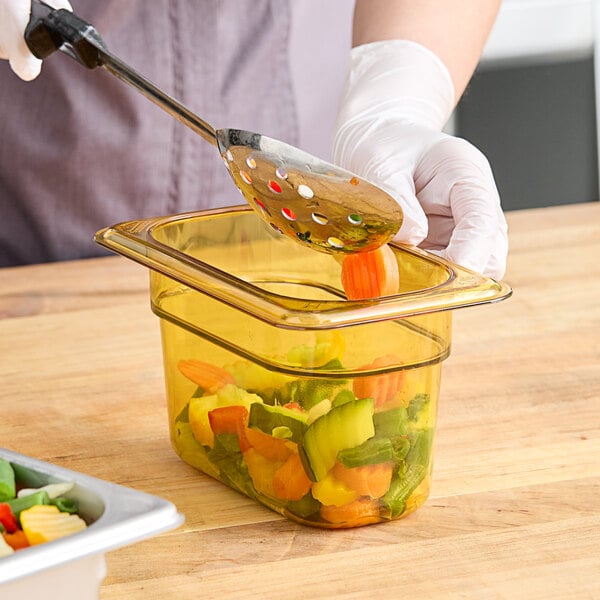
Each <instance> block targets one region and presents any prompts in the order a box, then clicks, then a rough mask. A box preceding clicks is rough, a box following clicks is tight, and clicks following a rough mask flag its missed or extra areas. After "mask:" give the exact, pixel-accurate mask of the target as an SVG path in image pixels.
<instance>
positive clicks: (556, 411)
mask: <svg viewBox="0 0 600 600" xmlns="http://www.w3.org/2000/svg"><path fill="white" fill-rule="evenodd" d="M508 220H509V227H510V244H511V250H510V258H509V265H508V270H507V273H506V277H505V279H506V281H507V282H508V283H509V284H510V285H511V286H512V287H513V288H514V295H513V297H512V298H510V299H509V300H507V301H505V302H501V303H498V304H494V305H486V306H480V307H474V308H468V309H464V310H458V311H456V312H455V314H454V324H453V348H452V355H451V357H450V358H449V359H448V360H447V361H446V363H445V364H444V367H443V369H442V371H443V375H442V394H441V402H440V410H439V419H438V432H437V438H436V465H435V469H434V478H433V489H432V493H431V496H430V498H429V500H428V502H427V503H426V504H425V505H424V506H423V507H422V508H421V509H420V510H418V511H417V512H416V513H414V514H413V515H411V516H409V517H408V518H406V519H403V520H400V521H396V522H392V523H384V524H380V525H373V526H368V527H363V528H359V529H354V530H345V531H324V530H318V529H313V528H308V527H304V526H301V525H297V524H294V523H292V522H290V521H287V520H286V519H284V518H282V517H280V516H279V515H277V514H275V513H273V512H271V511H269V510H268V509H266V508H263V507H261V506H260V505H258V504H257V503H256V502H254V501H252V500H249V499H247V498H245V497H243V496H241V495H240V494H238V493H236V492H234V491H232V490H230V489H228V488H227V487H225V486H224V485H223V484H221V483H219V482H216V481H214V480H212V479H210V478H209V477H207V476H204V475H202V474H199V473H198V472H197V471H195V470H194V469H192V468H191V467H189V466H187V465H186V464H185V463H183V462H182V461H181V460H180V459H179V458H177V456H176V455H175V454H174V452H173V451H172V450H171V447H170V444H169V440H168V424H167V415H166V408H165V400H164V381H163V373H162V356H161V346H160V338H159V331H158V320H157V318H156V317H155V316H154V315H153V314H152V313H151V311H150V308H149V294H148V283H147V280H148V274H147V271H146V270H145V269H144V268H143V267H140V266H138V265H136V264H133V263H131V262H129V261H127V260H126V259H123V258H120V257H109V258H101V259H89V260H84V261H76V262H66V263H56V264H48V265H36V266H29V267H19V268H8V269H3V270H0V358H1V360H0V383H1V390H2V393H1V396H0V413H1V415H2V417H1V419H0V446H3V447H7V448H10V449H12V450H16V451H18V452H22V453H24V454H29V455H31V456H35V457H37V458H40V459H42V460H48V461H51V462H55V463H57V464H60V465H62V466H65V467H67V468H70V469H75V470H78V471H83V472H85V473H88V474H90V475H93V476H95V477H100V478H103V479H108V480H111V481H115V482H117V483H120V484H124V485H128V486H130V487H133V488H136V489H139V490H143V491H146V492H150V493H153V494H157V495H159V496H162V497H164V498H166V499H168V500H170V501H172V502H173V503H175V504H176V505H177V507H178V509H179V510H180V511H181V512H182V513H183V514H184V515H185V518H186V521H185V523H184V524H183V525H182V526H181V527H180V528H179V529H176V530H174V531H172V532H168V533H165V534H162V535H160V536H158V537H155V538H152V539H149V540H146V541H143V542H140V543H137V544H134V545H132V546H128V547H125V548H122V549H120V550H116V551H114V552H111V553H109V554H108V555H107V563H108V576H107V578H106V580H105V582H104V585H103V587H102V593H101V598H102V600H116V599H120V600H135V599H138V598H139V599H142V598H143V599H146V598H167V599H169V598H176V599H187V598H211V599H212V598H229V599H231V598H261V599H262V598H276V599H278V598H282V599H284V598H285V599H288V600H292V599H302V600H305V599H310V598H324V599H333V598H336V599H358V598H361V599H362V598H417V599H421V598H434V599H438V598H439V599H446V598H477V599H478V598H484V599H496V598H510V599H513V598H527V599H529V598H531V599H534V598H535V599H538V598H543V599H561V600H562V599H566V598H568V599H571V598H575V599H579V598H581V599H593V598H600V203H597V202H596V203H589V204H582V205H568V206H563V207H556V208H544V209H534V210H524V211H517V212H511V213H509V214H508Z"/></svg>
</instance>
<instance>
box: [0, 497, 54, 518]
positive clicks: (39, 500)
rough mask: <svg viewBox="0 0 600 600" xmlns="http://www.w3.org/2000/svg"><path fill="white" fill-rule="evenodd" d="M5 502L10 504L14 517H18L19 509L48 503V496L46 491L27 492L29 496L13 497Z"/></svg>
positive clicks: (22, 509)
mask: <svg viewBox="0 0 600 600" xmlns="http://www.w3.org/2000/svg"><path fill="white" fill-rule="evenodd" d="M7 504H8V505H9V506H10V508H11V510H12V512H13V514H14V515H15V517H17V518H18V517H19V515H20V514H21V511H24V510H26V509H28V508H31V507H32V506H35V505H36V504H50V498H49V497H48V494H47V492H44V491H41V492H36V493H35V494H29V496H22V497H21V498H15V499H14V500H8V501H7Z"/></svg>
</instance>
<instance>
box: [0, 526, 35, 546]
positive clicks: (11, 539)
mask: <svg viewBox="0 0 600 600" xmlns="http://www.w3.org/2000/svg"><path fill="white" fill-rule="evenodd" d="M2 535H3V536H4V539H5V540H6V543H7V544H8V545H9V546H10V547H11V548H12V549H13V550H21V549H23V548H28V547H29V545H30V544H29V540H28V539H27V536H26V535H25V532H24V531H23V530H22V529H17V531H15V532H14V533H3V534H2Z"/></svg>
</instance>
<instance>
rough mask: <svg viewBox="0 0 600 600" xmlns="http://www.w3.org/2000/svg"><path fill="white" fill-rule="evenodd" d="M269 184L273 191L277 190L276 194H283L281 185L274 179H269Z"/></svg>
mask: <svg viewBox="0 0 600 600" xmlns="http://www.w3.org/2000/svg"><path fill="white" fill-rule="evenodd" d="M267 185H268V186H269V189H270V190H271V191H272V192H275V193H276V194H281V186H280V185H279V184H278V183H277V182H276V181H274V180H273V179H269V182H268V183H267Z"/></svg>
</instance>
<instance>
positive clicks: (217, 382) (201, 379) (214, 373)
mask: <svg viewBox="0 0 600 600" xmlns="http://www.w3.org/2000/svg"><path fill="white" fill-rule="evenodd" d="M177 368H178V369H179V371H180V373H181V374H182V375H184V376H185V377H187V378H188V379H189V380H190V381H193V382H194V383H195V384H196V385H198V386H200V387H201V388H202V389H203V390H204V391H205V392H207V393H208V394H213V393H214V392H216V391H217V390H218V389H220V388H222V387H223V386H224V385H227V384H228V383H235V379H234V378H233V375H231V373H229V372H228V371H226V370H225V369H223V368H221V367H217V365H213V364H211V363H208V362H204V361H202V360H196V359H193V358H191V359H189V360H180V361H179V362H178V363H177Z"/></svg>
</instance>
